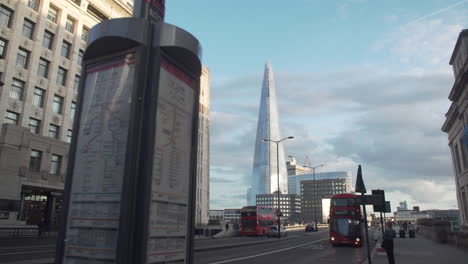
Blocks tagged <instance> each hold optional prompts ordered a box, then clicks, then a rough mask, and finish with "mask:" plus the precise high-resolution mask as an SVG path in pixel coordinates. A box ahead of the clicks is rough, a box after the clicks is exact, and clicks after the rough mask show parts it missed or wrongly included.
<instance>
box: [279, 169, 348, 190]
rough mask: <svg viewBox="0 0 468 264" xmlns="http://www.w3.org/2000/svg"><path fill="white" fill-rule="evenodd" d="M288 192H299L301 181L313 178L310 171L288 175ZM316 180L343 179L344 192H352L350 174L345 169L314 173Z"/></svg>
mask: <svg viewBox="0 0 468 264" xmlns="http://www.w3.org/2000/svg"><path fill="white" fill-rule="evenodd" d="M288 178H289V179H288V193H291V194H301V181H306V180H314V175H313V174H312V173H306V174H300V175H291V176H289V177H288ZM315 179H316V180H327V179H328V180H332V179H345V182H346V192H352V174H351V172H346V171H331V172H318V173H315Z"/></svg>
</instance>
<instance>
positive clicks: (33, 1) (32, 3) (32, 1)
mask: <svg viewBox="0 0 468 264" xmlns="http://www.w3.org/2000/svg"><path fill="white" fill-rule="evenodd" d="M28 6H29V8H31V9H32V10H35V11H37V10H38V9H39V0H28Z"/></svg>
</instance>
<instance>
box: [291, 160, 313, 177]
mask: <svg viewBox="0 0 468 264" xmlns="http://www.w3.org/2000/svg"><path fill="white" fill-rule="evenodd" d="M286 168H287V170H288V176H292V175H299V174H307V173H310V172H311V171H312V170H311V169H309V168H307V167H304V166H301V165H299V164H297V161H296V159H295V158H294V157H292V156H289V160H288V161H287V162H286ZM288 179H289V178H288ZM288 182H289V181H288Z"/></svg>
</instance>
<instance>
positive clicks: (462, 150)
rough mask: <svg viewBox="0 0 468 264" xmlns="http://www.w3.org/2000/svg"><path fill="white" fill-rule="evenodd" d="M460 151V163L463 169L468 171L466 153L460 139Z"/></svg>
mask: <svg viewBox="0 0 468 264" xmlns="http://www.w3.org/2000/svg"><path fill="white" fill-rule="evenodd" d="M459 145H460V150H461V160H462V163H463V168H464V169H465V170H466V169H468V160H467V156H468V155H467V152H466V147H465V145H464V144H463V139H460V143H459Z"/></svg>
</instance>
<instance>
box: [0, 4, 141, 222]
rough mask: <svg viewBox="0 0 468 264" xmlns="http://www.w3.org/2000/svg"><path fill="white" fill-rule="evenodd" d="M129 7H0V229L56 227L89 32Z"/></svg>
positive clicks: (127, 12)
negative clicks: (12, 227) (32, 226)
mask: <svg viewBox="0 0 468 264" xmlns="http://www.w3.org/2000/svg"><path fill="white" fill-rule="evenodd" d="M132 4H133V2H132V1H117V0H61V1H51V0H5V1H1V3H0V85H1V87H0V88H1V89H0V117H1V118H0V126H1V134H0V180H1V181H2V185H0V212H2V216H3V217H2V218H3V219H0V224H6V225H9V224H32V225H35V224H37V223H38V222H40V221H43V220H44V221H45V222H46V224H47V225H49V226H50V227H52V228H53V227H54V226H56V225H57V223H58V216H59V215H60V210H61V200H62V194H63V188H64V177H65V173H66V172H65V170H66V167H67V161H68V156H67V155H68V146H69V142H71V138H72V136H73V133H74V131H72V127H73V120H74V116H75V110H76V102H77V95H78V85H79V81H80V75H81V64H82V60H83V55H84V51H85V48H86V41H87V38H88V33H89V30H90V29H91V28H92V27H93V26H94V25H95V24H97V23H99V22H101V21H103V20H106V19H111V18H118V17H128V16H131V15H132V8H133V6H132Z"/></svg>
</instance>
